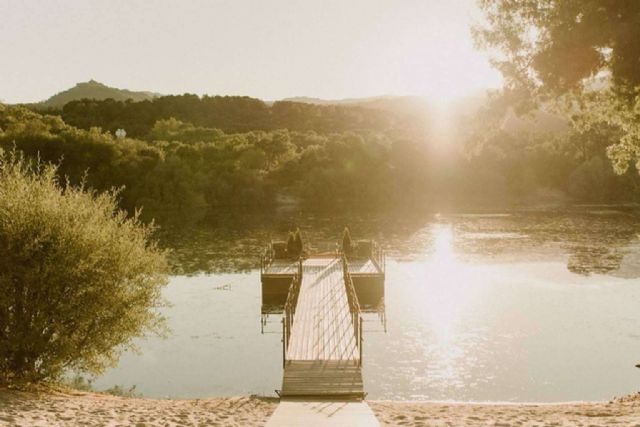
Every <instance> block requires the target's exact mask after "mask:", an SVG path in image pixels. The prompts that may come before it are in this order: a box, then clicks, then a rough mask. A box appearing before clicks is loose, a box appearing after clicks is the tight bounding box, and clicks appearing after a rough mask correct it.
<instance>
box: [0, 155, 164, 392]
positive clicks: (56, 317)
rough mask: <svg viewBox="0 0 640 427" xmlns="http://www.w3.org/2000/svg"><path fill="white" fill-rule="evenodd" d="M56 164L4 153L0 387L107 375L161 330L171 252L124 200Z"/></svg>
mask: <svg viewBox="0 0 640 427" xmlns="http://www.w3.org/2000/svg"><path fill="white" fill-rule="evenodd" d="M57 172H58V171H57V170H56V167H55V166H51V165H43V164H41V163H35V164H32V163H29V162H27V161H26V160H25V159H23V158H22V157H21V156H19V155H18V154H16V153H15V152H11V153H9V154H1V155H0V383H11V382H24V381H29V382H37V381H43V380H56V379H58V378H59V377H60V375H61V374H63V373H64V371H65V370H67V369H73V370H76V371H84V372H89V373H100V372H101V371H102V370H103V369H104V368H105V367H107V366H110V365H111V364H113V363H114V362H115V361H116V360H117V358H118V356H119V354H120V353H121V352H122V351H123V350H124V349H127V348H130V347H131V339H132V338H134V337H138V336H142V335H144V334H145V333H147V332H162V330H163V319H162V318H161V317H160V316H159V314H158V313H157V312H156V310H155V309H156V308H157V307H159V306H161V304H162V300H161V296H160V291H161V288H162V286H163V285H164V284H165V283H166V272H167V270H168V269H167V261H166V257H165V254H164V253H163V252H162V251H161V250H159V249H158V248H157V247H156V246H155V244H154V243H151V242H150V240H149V239H150V233H151V231H152V230H151V229H150V228H149V227H148V226H144V225H142V224H141V223H140V222H139V220H138V218H137V216H134V217H133V218H128V217H127V216H126V214H125V213H124V212H122V211H120V210H118V208H117V204H116V194H115V193H113V192H107V193H102V194H98V193H95V192H91V191H87V190H85V189H84V188H83V187H82V186H72V185H70V184H69V183H60V182H59V180H58V178H57Z"/></svg>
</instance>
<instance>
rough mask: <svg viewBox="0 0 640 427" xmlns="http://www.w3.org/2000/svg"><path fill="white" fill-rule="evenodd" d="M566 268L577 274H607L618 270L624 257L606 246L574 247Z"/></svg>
mask: <svg viewBox="0 0 640 427" xmlns="http://www.w3.org/2000/svg"><path fill="white" fill-rule="evenodd" d="M571 249H572V250H571V253H570V254H569V261H568V262H567V268H568V269H569V271H571V272H573V273H577V274H585V275H587V274H591V273H600V274H604V273H608V272H611V271H616V270H618V269H619V268H620V264H621V263H622V259H623V257H624V255H623V254H622V253H621V252H619V250H618V249H617V248H609V247H606V246H574V247H573V248H571Z"/></svg>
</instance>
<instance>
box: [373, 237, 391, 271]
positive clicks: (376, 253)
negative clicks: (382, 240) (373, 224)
mask: <svg viewBox="0 0 640 427" xmlns="http://www.w3.org/2000/svg"><path fill="white" fill-rule="evenodd" d="M371 260H372V261H373V263H374V264H375V265H376V267H378V271H380V272H381V273H384V272H385V269H386V267H387V265H386V264H387V258H386V256H385V254H384V251H383V250H382V248H381V247H380V245H379V244H378V243H377V242H376V241H375V240H372V241H371Z"/></svg>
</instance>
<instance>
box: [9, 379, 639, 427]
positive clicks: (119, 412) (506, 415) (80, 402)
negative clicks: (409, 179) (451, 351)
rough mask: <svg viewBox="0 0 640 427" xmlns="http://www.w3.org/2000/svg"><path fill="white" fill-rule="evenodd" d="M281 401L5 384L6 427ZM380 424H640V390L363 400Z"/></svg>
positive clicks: (184, 419) (236, 421)
mask: <svg viewBox="0 0 640 427" xmlns="http://www.w3.org/2000/svg"><path fill="white" fill-rule="evenodd" d="M278 402H279V400H278V399H277V398H273V397H260V396H237V397H222V398H216V397H211V398H203V399H155V398H144V397H120V396H113V395H110V394H104V393H97V392H86V391H76V390H72V389H36V390H31V391H19V390H13V389H6V388H0V426H34V427H36V426H68V425H76V424H81V425H87V426H99V425H107V424H117V425H135V426H139V427H142V426H165V425H170V426H187V425H225V426H262V425H264V424H265V423H266V422H267V420H268V419H269V417H270V416H271V414H272V413H273V411H275V409H276V407H277V405H278ZM365 402H366V403H367V404H368V405H369V406H370V407H371V409H372V410H373V412H374V414H375V416H376V417H377V418H378V420H379V421H380V425H381V426H397V425H401V426H409V427H417V426H446V425H468V426H486V425H501V426H544V425H563V426H564V425H570V426H573V425H575V426H598V427H599V426H606V425H611V424H612V423H618V424H620V425H626V426H636V427H640V392H638V393H634V394H631V395H628V396H624V397H621V398H614V399H612V400H610V401H602V402H592V401H585V402H551V403H544V402H540V403H531V402H521V403H520V402H457V401H456V402H453V401H444V402H443V401H393V400H365Z"/></svg>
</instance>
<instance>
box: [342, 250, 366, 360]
mask: <svg viewBox="0 0 640 427" xmlns="http://www.w3.org/2000/svg"><path fill="white" fill-rule="evenodd" d="M342 270H343V275H344V286H345V289H346V291H347V300H348V302H349V311H350V312H351V320H352V322H353V331H354V335H355V338H356V347H357V350H358V365H359V366H362V341H363V338H362V316H361V314H360V303H359V302H358V295H357V294H356V290H355V288H354V286H353V280H352V279H351V274H350V273H349V262H348V261H347V257H346V256H345V255H344V254H342Z"/></svg>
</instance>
